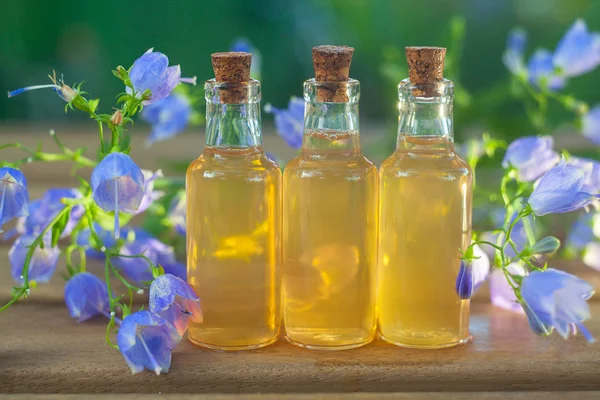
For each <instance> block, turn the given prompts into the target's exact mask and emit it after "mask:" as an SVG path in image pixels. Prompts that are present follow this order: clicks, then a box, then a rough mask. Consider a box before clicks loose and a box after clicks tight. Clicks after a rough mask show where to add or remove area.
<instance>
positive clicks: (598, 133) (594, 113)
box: [581, 106, 600, 145]
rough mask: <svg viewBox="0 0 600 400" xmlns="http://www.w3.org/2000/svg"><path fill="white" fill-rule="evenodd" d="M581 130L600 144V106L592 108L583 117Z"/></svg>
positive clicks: (595, 142) (592, 140)
mask: <svg viewBox="0 0 600 400" xmlns="http://www.w3.org/2000/svg"><path fill="white" fill-rule="evenodd" d="M581 132H582V133H583V136H585V137H586V138H588V139H589V140H590V141H591V142H593V143H594V144H597V145H600V106H596V107H594V108H592V109H591V110H590V111H588V113H587V114H586V115H584V116H583V117H582V118H581Z"/></svg>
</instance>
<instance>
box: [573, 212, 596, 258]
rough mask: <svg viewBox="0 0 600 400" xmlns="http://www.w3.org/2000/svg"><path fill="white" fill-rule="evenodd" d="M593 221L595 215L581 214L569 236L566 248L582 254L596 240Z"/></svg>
mask: <svg viewBox="0 0 600 400" xmlns="http://www.w3.org/2000/svg"><path fill="white" fill-rule="evenodd" d="M592 220H593V215H592V214H588V213H581V214H580V215H579V217H577V219H576V220H575V222H574V223H573V225H571V229H570V230H569V235H568V236H567V242H566V247H567V248H568V249H570V250H573V251H576V252H580V251H582V250H583V249H585V247H586V246H587V245H588V243H590V242H591V241H593V240H594V239H595V236H594V229H593V226H592Z"/></svg>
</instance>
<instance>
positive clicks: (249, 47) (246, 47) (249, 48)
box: [229, 38, 262, 80]
mask: <svg viewBox="0 0 600 400" xmlns="http://www.w3.org/2000/svg"><path fill="white" fill-rule="evenodd" d="M229 51H235V52H238V51H241V52H244V53H252V64H251V65H250V77H251V78H253V79H256V80H260V70H261V67H262V55H261V53H260V51H259V50H258V49H257V48H256V47H255V46H254V45H253V44H252V43H251V42H250V41H249V40H248V39H246V38H238V39H236V40H235V41H234V42H233V44H232V45H231V48H230V49H229Z"/></svg>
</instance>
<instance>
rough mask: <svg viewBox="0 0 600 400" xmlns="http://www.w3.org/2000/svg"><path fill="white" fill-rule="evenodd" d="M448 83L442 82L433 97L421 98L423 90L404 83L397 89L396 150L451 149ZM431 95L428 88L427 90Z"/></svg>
mask: <svg viewBox="0 0 600 400" xmlns="http://www.w3.org/2000/svg"><path fill="white" fill-rule="evenodd" d="M452 89H453V88H452V82H450V81H448V80H443V81H442V82H440V83H439V84H438V85H437V86H436V89H435V91H434V94H435V95H434V96H432V97H424V96H422V95H423V92H424V89H423V88H420V87H418V86H415V85H412V84H411V83H410V81H408V80H407V79H405V80H404V81H402V82H401V83H400V85H399V87H398V93H399V104H398V108H399V116H398V140H397V148H406V147H407V146H409V145H410V143H420V145H426V144H427V143H430V144H431V145H432V146H436V147H438V146H444V147H445V146H446V144H448V145H451V144H452V142H453V140H454V139H453V138H454V131H453V119H452V103H453V92H452ZM428 90H429V92H430V93H431V88H428Z"/></svg>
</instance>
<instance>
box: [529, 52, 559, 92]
mask: <svg viewBox="0 0 600 400" xmlns="http://www.w3.org/2000/svg"><path fill="white" fill-rule="evenodd" d="M527 71H528V72H529V81H530V82H531V84H532V85H535V86H536V87H538V88H548V89H549V90H552V91H554V90H559V89H562V88H563V87H564V86H565V85H566V81H565V78H564V76H562V75H558V74H557V71H556V68H555V67H554V64H553V62H552V53H551V52H549V51H548V50H546V49H538V50H536V52H535V53H533V55H532V56H531V58H530V59H529V63H527Z"/></svg>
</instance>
